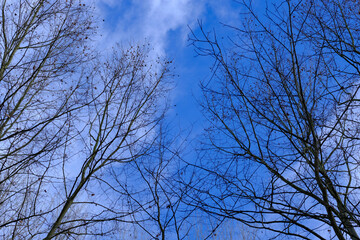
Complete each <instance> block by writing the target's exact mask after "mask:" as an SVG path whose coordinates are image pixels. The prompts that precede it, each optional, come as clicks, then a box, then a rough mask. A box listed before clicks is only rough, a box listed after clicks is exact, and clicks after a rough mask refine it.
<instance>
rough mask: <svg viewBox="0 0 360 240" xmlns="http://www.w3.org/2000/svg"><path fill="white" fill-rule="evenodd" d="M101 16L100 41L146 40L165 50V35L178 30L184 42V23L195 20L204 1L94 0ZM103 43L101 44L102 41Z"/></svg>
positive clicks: (158, 49)
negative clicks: (102, 22)
mask: <svg viewBox="0 0 360 240" xmlns="http://www.w3.org/2000/svg"><path fill="white" fill-rule="evenodd" d="M95 2H96V4H97V7H98V11H99V13H100V15H102V18H104V19H106V21H105V22H104V25H103V26H102V31H103V32H102V34H103V35H104V36H103V40H102V42H103V41H105V42H106V43H107V44H106V45H113V43H115V42H123V43H128V42H134V41H135V42H137V41H142V40H143V39H148V40H149V41H151V42H152V44H153V45H154V46H155V47H156V50H157V51H158V52H159V53H161V54H162V53H164V48H165V47H166V44H167V43H166V40H167V34H168V32H169V31H171V30H180V32H181V36H179V37H180V38H182V39H183V40H184V41H185V40H186V36H187V33H188V32H187V30H188V29H187V26H188V25H193V24H194V23H196V21H197V19H198V18H200V15H201V13H202V11H203V9H204V5H205V1H204V0H200V1H192V0H133V1H116V0H95ZM102 46H103V44H102Z"/></svg>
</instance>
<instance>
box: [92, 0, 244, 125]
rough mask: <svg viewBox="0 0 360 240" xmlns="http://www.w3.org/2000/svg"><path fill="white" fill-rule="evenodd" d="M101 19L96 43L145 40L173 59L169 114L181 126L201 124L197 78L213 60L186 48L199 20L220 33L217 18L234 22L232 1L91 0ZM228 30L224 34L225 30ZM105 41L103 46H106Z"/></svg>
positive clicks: (203, 76) (206, 75)
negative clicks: (191, 32)
mask: <svg viewBox="0 0 360 240" xmlns="http://www.w3.org/2000/svg"><path fill="white" fill-rule="evenodd" d="M95 2H96V9H97V11H98V12H99V16H100V17H101V18H102V19H104V21H102V19H100V21H99V22H101V23H102V26H101V33H102V37H101V39H100V41H99V44H100V45H99V47H102V48H110V47H111V46H113V45H114V43H120V44H123V45H125V46H126V45H127V44H129V43H130V44H131V43H136V42H142V41H144V40H146V41H149V42H151V43H152V45H153V46H154V47H155V52H156V53H157V54H158V55H161V56H166V57H167V58H170V59H171V60H173V61H174V66H175V68H176V69H175V74H176V75H177V77H176V78H175V79H174V81H175V85H176V87H175V89H174V90H173V92H172V93H171V96H172V97H173V100H172V101H173V102H172V106H173V108H172V109H171V111H170V116H171V118H173V119H175V121H178V122H179V124H180V126H181V127H182V128H187V127H190V126H193V125H201V122H202V121H201V113H200V108H199V106H198V103H197V99H198V98H199V95H200V91H199V82H200V81H201V80H205V79H208V78H209V77H210V75H211V72H210V71H209V67H210V66H211V59H209V58H204V57H199V56H196V54H195V52H194V48H193V47H192V46H189V42H188V35H189V33H190V29H192V30H193V31H195V32H196V31H198V21H201V22H202V23H203V25H204V28H205V29H208V30H212V29H216V31H217V32H218V31H220V32H221V31H224V28H222V27H221V25H220V22H222V23H228V24H234V23H236V21H238V12H237V11H235V10H234V8H235V7H236V4H235V3H234V1H232V0H222V1H216V0H196V1H194V0H132V1H131V0H95ZM225 34H226V33H225ZM104 43H106V44H104Z"/></svg>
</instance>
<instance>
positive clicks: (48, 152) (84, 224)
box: [0, 0, 171, 239]
mask: <svg viewBox="0 0 360 240" xmlns="http://www.w3.org/2000/svg"><path fill="white" fill-rule="evenodd" d="M0 6H1V23H0V25H1V37H0V53H1V67H0V141H1V143H2V144H1V148H0V199H1V200H0V205H1V212H0V236H1V238H3V239H39V238H44V239H53V238H56V239H75V238H76V239H81V238H85V237H87V236H92V237H93V238H96V236H100V237H103V236H105V235H108V236H109V237H111V236H112V235H113V234H114V232H116V230H117V229H118V228H119V223H120V222H126V221H128V220H129V218H128V217H129V216H130V215H131V214H134V212H131V210H129V209H127V208H125V207H124V205H123V204H121V203H119V202H117V199H116V198H115V197H116V193H117V191H116V190H115V189H112V188H111V186H112V185H113V184H115V183H116V181H115V180H114V179H107V178H106V176H104V174H105V173H106V172H107V169H108V168H110V167H112V168H115V167H118V168H121V167H125V166H126V164H125V163H126V162H130V161H134V160H136V159H137V158H139V157H140V156H143V155H145V154H146V153H147V151H148V150H149V148H150V147H149V146H151V144H152V143H153V141H154V140H153V139H154V131H155V126H157V124H158V122H159V120H160V119H161V118H162V117H163V114H164V110H165V109H166V104H165V103H164V97H165V95H166V92H167V91H166V90H167V85H168V81H167V79H168V78H169V77H171V75H170V72H169V70H170V68H169V65H170V62H169V61H166V60H163V59H161V58H155V57H153V53H152V52H151V47H150V46H149V45H148V44H144V45H134V46H131V47H129V48H128V49H127V50H122V49H121V48H120V47H119V46H115V47H114V49H113V51H112V52H111V54H108V53H106V52H105V53H106V54H108V56H103V55H101V54H96V55H95V51H94V50H91V49H90V48H89V47H88V46H89V45H88V39H90V38H91V37H92V36H93V34H95V33H96V31H95V30H96V29H95V28H94V27H93V24H92V22H91V21H92V18H91V8H89V7H88V6H87V5H86V4H85V3H83V2H82V1H77V0H69V1H63V0H51V1H46V0H36V1H28V0H19V1H10V0H9V1H6V0H3V1H2V2H1V5H0ZM95 56H96V58H95Z"/></svg>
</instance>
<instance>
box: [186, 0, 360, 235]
mask: <svg viewBox="0 0 360 240" xmlns="http://www.w3.org/2000/svg"><path fill="white" fill-rule="evenodd" d="M239 4H241V10H242V11H243V12H242V15H241V16H242V23H241V24H239V26H226V27H229V28H230V30H232V33H234V34H233V35H230V36H229V37H228V38H225V39H224V38H221V39H222V40H219V39H220V38H219V37H218V36H216V34H215V33H213V34H212V33H208V32H206V31H205V30H204V29H202V28H201V30H202V31H201V34H198V35H196V34H194V35H193V36H192V40H193V44H194V45H195V47H196V50H197V51H198V53H199V54H201V55H206V56H211V57H213V59H214V62H215V63H214V67H213V77H212V78H211V79H210V80H209V82H204V83H203V84H202V89H203V93H204V100H203V109H204V112H205V115H206V116H207V117H208V120H209V122H210V126H209V128H208V129H207V133H208V135H207V136H208V141H206V142H205V143H204V144H205V145H203V149H204V150H205V149H207V150H209V149H210V150H209V151H207V154H205V153H204V155H203V157H202V159H201V160H200V162H199V163H198V164H197V166H196V167H197V171H198V174H199V178H200V179H201V180H202V181H199V183H198V184H197V185H194V186H193V187H194V193H193V196H194V199H196V200H197V201H198V207H199V208H201V209H203V210H204V211H206V212H208V213H210V214H215V215H219V216H223V217H226V218H229V219H235V220H238V221H241V222H243V223H244V224H246V225H248V226H251V227H254V228H259V229H263V230H269V231H268V232H269V233H268V234H269V235H268V237H269V238H277V237H279V238H281V237H283V238H286V239H290V238H295V239H324V240H325V239H354V240H355V239H360V238H359V226H360V206H359V202H360V199H359V196H360V195H359V194H360V192H359V189H360V188H359V186H360V182H359V180H360V179H359V170H360V169H359V166H360V165H359V163H360V159H359V154H358V153H359V143H360V142H359V137H360V136H359V134H360V131H359V129H360V128H359V127H360V122H359V108H358V107H359V105H358V102H359V93H358V91H359V88H360V84H359V73H360V68H359V67H360V62H359V57H360V55H359V50H360V49H359V47H360V42H359V40H360V35H359V29H358V26H359V24H360V18H359V17H360V15H359V5H358V3H357V2H356V1H348V0H330V1H322V0H320V1H312V0H302V1H301V0H300V1H290V0H288V1H281V2H279V1H273V2H272V3H269V4H268V5H267V7H266V9H265V11H264V14H261V13H260V14H257V11H259V12H260V9H259V6H256V8H255V7H253V5H252V3H251V2H246V1H241V2H240V3H239ZM200 182H201V183H200ZM195 190H196V191H195Z"/></svg>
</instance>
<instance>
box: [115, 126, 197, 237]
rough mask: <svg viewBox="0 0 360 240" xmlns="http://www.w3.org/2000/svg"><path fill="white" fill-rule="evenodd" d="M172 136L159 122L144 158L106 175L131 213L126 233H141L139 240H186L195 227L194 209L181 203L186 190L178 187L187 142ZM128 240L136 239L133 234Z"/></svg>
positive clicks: (166, 127)
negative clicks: (147, 239) (129, 225)
mask: <svg viewBox="0 0 360 240" xmlns="http://www.w3.org/2000/svg"><path fill="white" fill-rule="evenodd" d="M173 132H174V130H171V128H170V127H168V125H167V124H165V123H164V121H162V122H161V124H160V125H159V126H158V127H157V128H156V138H155V141H154V142H153V144H152V146H151V148H150V149H149V151H148V154H146V155H143V156H141V157H140V158H139V159H138V160H137V161H133V162H130V163H128V164H127V166H126V167H124V168H122V169H121V170H119V169H117V168H115V169H111V171H110V174H109V176H111V178H113V179H116V181H117V185H116V189H118V190H119V194H120V195H122V196H123V199H124V202H126V206H127V208H128V209H131V212H133V213H134V214H132V216H131V219H132V221H133V223H134V224H131V225H132V227H131V229H130V230H131V231H134V232H135V233H137V234H141V233H144V234H143V235H142V236H143V237H140V238H139V239H144V238H146V237H145V235H146V236H147V237H151V239H162V240H164V239H178V240H180V239H187V238H189V236H190V233H191V231H192V228H193V225H194V224H195V223H194V221H193V218H192V214H193V213H194V211H195V208H194V207H193V206H189V205H187V204H185V201H184V198H185V197H186V192H187V191H188V186H186V185H182V184H181V182H182V181H181V180H182V174H181V170H180V169H181V166H182V165H183V163H182V161H181V159H182V157H183V155H185V150H186V148H187V147H188V146H187V140H186V139H184V140H182V137H181V136H180V135H178V134H174V133H173ZM114 187H115V185H114ZM130 230H129V233H130V232H131V231H130ZM128 237H129V238H134V239H135V238H136V236H134V234H132V235H131V236H130V235H128Z"/></svg>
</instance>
